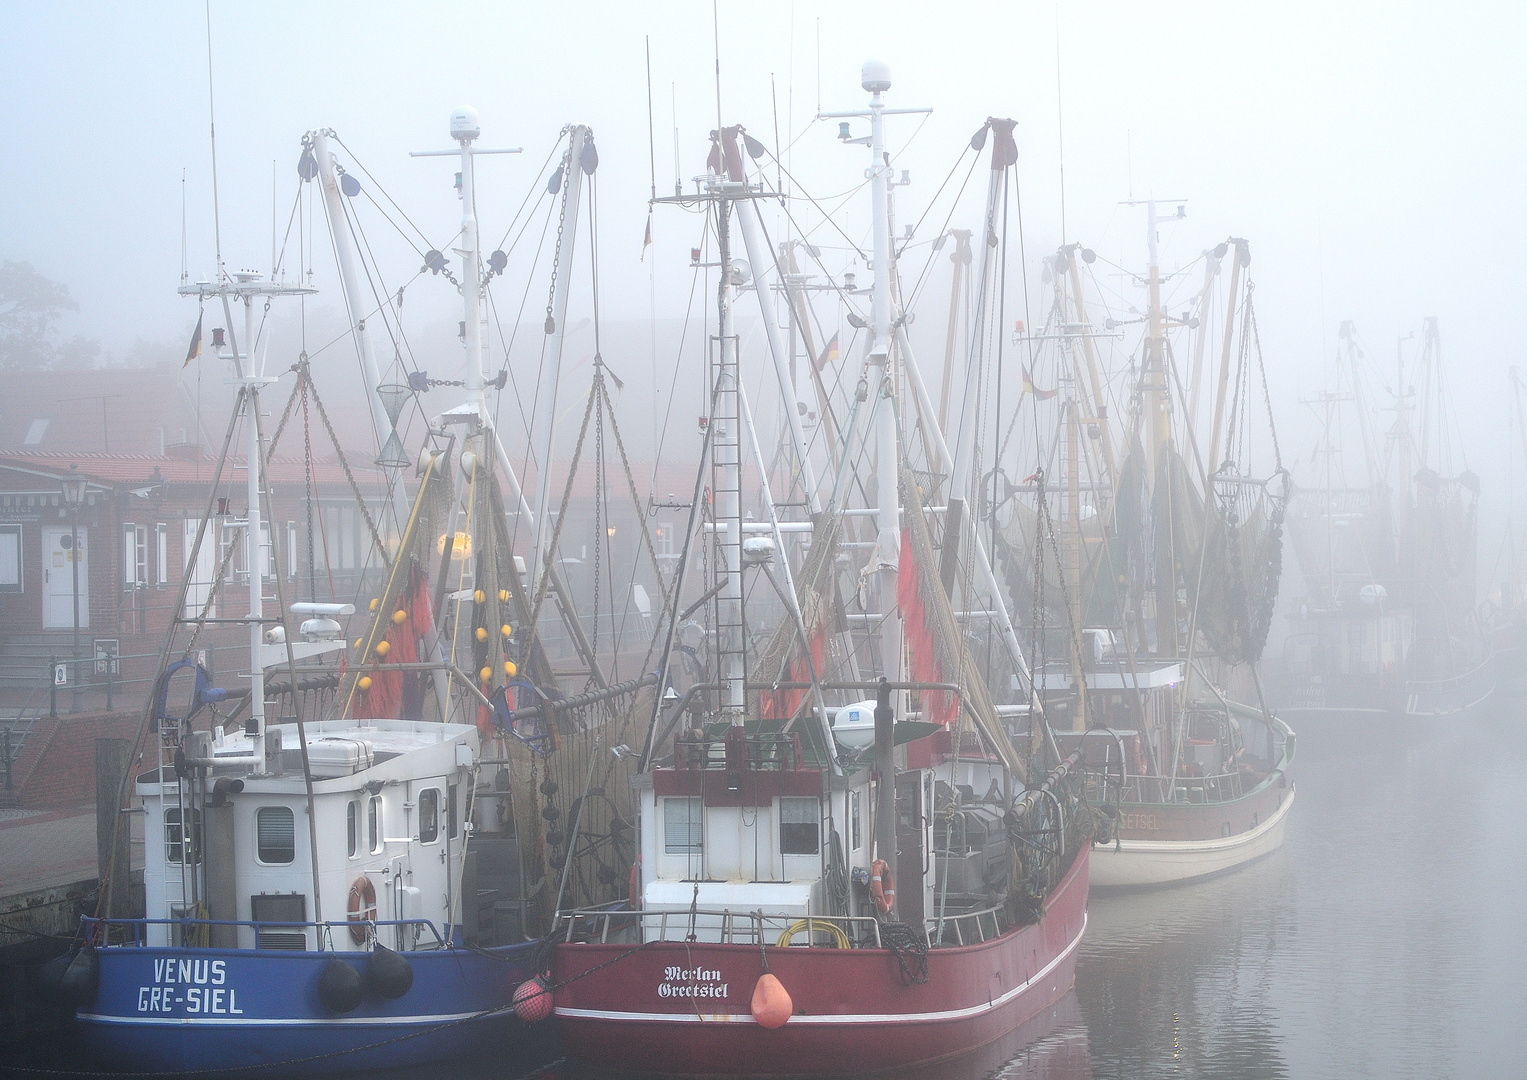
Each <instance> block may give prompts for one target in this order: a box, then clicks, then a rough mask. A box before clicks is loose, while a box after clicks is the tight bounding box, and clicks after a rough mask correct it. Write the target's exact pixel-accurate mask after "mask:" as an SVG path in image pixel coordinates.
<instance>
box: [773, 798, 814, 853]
mask: <svg viewBox="0 0 1527 1080" xmlns="http://www.w3.org/2000/svg"><path fill="white" fill-rule="evenodd" d="M820 813H821V808H820V807H819V806H818V805H817V801H816V800H815V799H793V798H784V799H780V800H779V853H780V854H781V855H815V854H816V853H817V852H818V851H820V850H821V848H820V830H819V828H818V826H817V820H818V817H819V815H820Z"/></svg>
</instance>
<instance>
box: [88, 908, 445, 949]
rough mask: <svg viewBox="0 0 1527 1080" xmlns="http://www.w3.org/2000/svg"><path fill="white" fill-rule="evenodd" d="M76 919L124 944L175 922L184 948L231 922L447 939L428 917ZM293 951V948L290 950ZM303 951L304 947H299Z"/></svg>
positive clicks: (323, 937)
mask: <svg viewBox="0 0 1527 1080" xmlns="http://www.w3.org/2000/svg"><path fill="white" fill-rule="evenodd" d="M80 922H81V923H82V924H83V926H84V928H85V936H86V939H87V940H89V941H94V942H95V943H96V944H98V945H111V944H116V945H120V946H123V947H127V948H134V947H136V948H146V947H148V944H149V943H148V941H147V936H148V928H149V927H151V926H176V927H179V928H180V941H179V946H180V947H184V948H206V947H207V946H205V945H200V944H195V943H194V942H196V941H197V940H198V939H203V938H207V937H210V932H211V928H212V927H214V926H232V927H237V928H248V929H253V930H254V932H255V940H256V941H258V940H259V938H260V935H261V934H262V933H264V932H265V931H268V930H276V931H282V930H285V931H292V930H301V931H302V932H303V935H304V937H305V936H306V933H307V931H308V930H315V931H319V933H317V934H315V940H317V941H318V942H319V944H320V946H321V945H322V943H323V942H324V941H327V940H330V939H331V937H332V935H333V934H334V932H335V931H336V930H338V931H340V932H342V933H348V932H349V930H350V929H351V928H352V927H356V926H364V927H366V928H367V929H368V930H369V931H370V933H369V935H368V936H369V937H371V938H372V939H373V940H374V939H375V938H376V931H377V927H380V926H411V927H414V928H415V929H416V930H419V929H421V928H422V929H426V930H428V931H429V932H430V935H431V937H433V938H434V942H433V944H432V945H431V946H430V948H431V949H444V948H446V947H447V945H448V942H447V941H446V939H445V937H444V935H442V934H441V933H440V929H439V927H437V926H436V925H435V924H434V923H433V922H431V921H430V920H428V919H365V920H357V921H355V922H349V921H345V922H327V921H325V922H277V921H275V920H259V919H190V918H186V919H97V918H92V917H91V916H89V915H85V916H82V917H81V919H80ZM113 930H116V931H118V934H117V935H116V937H117V939H118V940H117V941H115V942H113V941H112V940H111V939H112V937H113V934H112V931H113ZM261 951H262V952H283V951H286V950H282V949H263V950H261ZM291 951H297V950H291ZM302 951H307V950H302ZM318 951H320V952H323V951H338V950H334V949H333V948H332V943H331V947H330V949H328V950H324V949H322V948H320V949H319V950H318Z"/></svg>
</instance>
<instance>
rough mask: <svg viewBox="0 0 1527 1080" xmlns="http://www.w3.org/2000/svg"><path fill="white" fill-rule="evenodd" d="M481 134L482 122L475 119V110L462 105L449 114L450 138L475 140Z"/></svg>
mask: <svg viewBox="0 0 1527 1080" xmlns="http://www.w3.org/2000/svg"><path fill="white" fill-rule="evenodd" d="M481 134H482V121H480V120H479V119H478V118H477V110H476V109H474V108H472V107H471V106H470V105H463V106H462V107H461V108H459V109H455V110H452V112H451V138H453V139H475V138H477V137H478V136H479V135H481Z"/></svg>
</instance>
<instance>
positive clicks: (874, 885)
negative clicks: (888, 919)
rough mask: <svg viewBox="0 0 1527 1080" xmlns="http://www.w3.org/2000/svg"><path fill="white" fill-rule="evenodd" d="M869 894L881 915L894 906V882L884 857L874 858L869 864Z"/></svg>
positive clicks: (889, 911) (886, 913)
mask: <svg viewBox="0 0 1527 1080" xmlns="http://www.w3.org/2000/svg"><path fill="white" fill-rule="evenodd" d="M870 896H871V897H872V898H874V901H875V906H876V907H878V908H879V909H880V913H881V914H882V915H889V914H890V913H891V909H892V908H893V907H895V906H896V883H895V882H894V881H893V880H891V868H890V867H889V866H887V865H886V862H885V860H884V859H876V860H875V861H874V863H872V864H871V865H870Z"/></svg>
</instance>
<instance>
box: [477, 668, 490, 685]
mask: <svg viewBox="0 0 1527 1080" xmlns="http://www.w3.org/2000/svg"><path fill="white" fill-rule="evenodd" d="M477 676H478V678H480V679H482V681H483V682H492V681H493V669H492V668H490V667H485V668H483V669H482V670H481V671H479V672H478V673H477Z"/></svg>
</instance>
